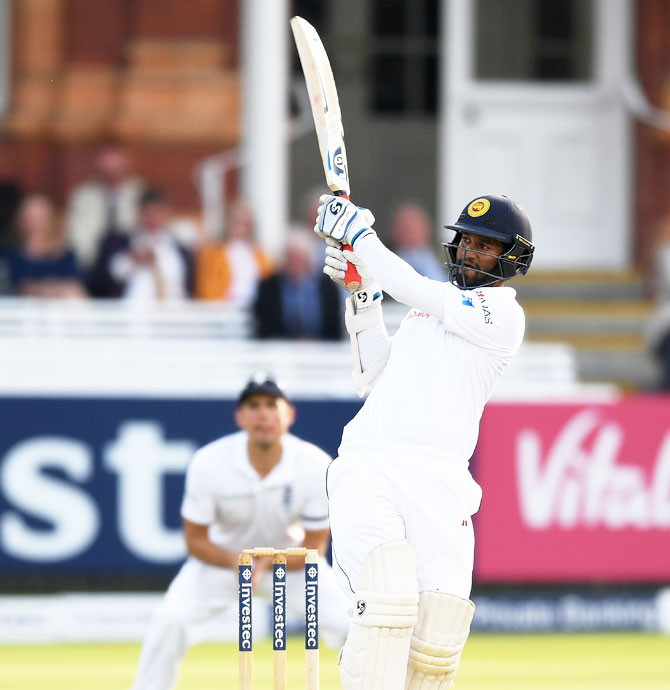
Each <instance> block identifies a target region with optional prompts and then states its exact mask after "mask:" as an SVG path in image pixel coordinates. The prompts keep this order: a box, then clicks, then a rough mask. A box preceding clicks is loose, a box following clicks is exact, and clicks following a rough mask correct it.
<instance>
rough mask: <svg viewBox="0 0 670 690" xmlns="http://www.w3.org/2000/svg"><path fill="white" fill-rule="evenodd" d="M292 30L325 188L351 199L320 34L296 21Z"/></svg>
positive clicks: (336, 107)
mask: <svg viewBox="0 0 670 690" xmlns="http://www.w3.org/2000/svg"><path fill="white" fill-rule="evenodd" d="M291 30H292V31H293V38H294V39H295V44H296V47H297V49H298V55H299V56H300V64H301V65H302V71H303V74H304V75H305V83H306V84H307V93H308V94H309V101H310V104H311V106H312V115H313V117H314V126H315V128H316V136H317V139H318V141H319V150H320V152H321V161H322V163H323V171H324V173H325V175H326V184H327V185H328V187H329V188H330V189H331V191H332V192H334V193H335V194H341V195H343V196H347V197H348V196H349V193H350V186H349V166H348V164H347V152H346V149H345V147H344V128H343V126H342V114H341V111H340V102H339V99H338V97H337V88H336V86H335V79H334V77H333V70H332V69H331V67H330V61H329V60H328V55H327V54H326V51H325V49H324V47H323V43H321V39H320V38H319V34H318V33H317V32H316V29H315V28H314V27H313V26H312V25H311V24H310V23H309V22H308V21H306V20H305V19H303V18H302V17H293V19H291Z"/></svg>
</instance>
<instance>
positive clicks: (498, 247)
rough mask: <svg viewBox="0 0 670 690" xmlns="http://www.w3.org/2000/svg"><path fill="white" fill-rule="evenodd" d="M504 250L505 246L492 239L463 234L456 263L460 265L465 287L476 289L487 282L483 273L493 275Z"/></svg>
mask: <svg viewBox="0 0 670 690" xmlns="http://www.w3.org/2000/svg"><path fill="white" fill-rule="evenodd" d="M504 249H505V245H504V244H503V243H502V242H501V241H500V240H496V239H494V238H493V237H485V236H484V235H475V234H474V233H469V232H464V233H463V234H462V235H461V241H460V242H459V244H458V249H457V250H456V262H457V263H459V264H460V265H461V268H460V273H461V276H462V277H463V278H464V279H465V285H467V286H468V287H476V286H477V285H479V284H480V283H482V282H485V281H486V280H488V277H487V276H486V275H485V274H484V272H486V273H495V271H496V268H497V266H498V257H499V256H500V254H502V253H503V251H504Z"/></svg>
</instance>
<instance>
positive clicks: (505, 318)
mask: <svg viewBox="0 0 670 690" xmlns="http://www.w3.org/2000/svg"><path fill="white" fill-rule="evenodd" d="M356 254H358V255H359V256H360V257H361V259H363V261H365V263H366V264H367V265H368V267H369V269H370V270H371V272H372V275H374V277H375V279H376V280H377V282H378V283H379V285H380V286H381V288H382V290H384V292H387V293H388V294H389V295H391V297H393V299H395V300H396V301H398V302H402V303H403V304H406V305H407V306H409V307H414V308H415V309H419V310H420V311H424V312H426V313H428V314H431V315H432V316H435V317H437V318H438V319H440V320H441V321H442V322H443V323H444V328H445V330H447V331H449V332H451V333H455V334H456V335H458V336H460V337H462V338H464V339H465V340H468V341H470V342H472V343H474V344H476V345H479V346H481V347H484V348H487V349H491V350H496V351H500V352H504V353H514V352H516V350H517V349H518V348H519V346H520V345H521V341H522V339H523V333H524V329H525V319H524V316H523V311H522V309H521V307H520V306H519V305H518V304H517V302H516V300H514V299H510V295H511V294H513V293H510V292H509V288H504V287H495V288H475V289H473V290H461V289H459V288H458V287H456V286H455V285H452V284H451V283H449V282H446V281H445V282H442V281H439V280H430V279H429V278H425V277H424V276H422V275H420V274H418V273H417V272H416V271H415V270H414V269H413V268H412V267H411V266H410V265H409V264H408V263H406V262H405V261H403V260H402V259H401V258H400V257H399V256H397V255H395V254H394V253H393V252H392V251H390V250H389V249H387V248H386V247H385V246H384V245H383V244H382V242H381V240H380V239H379V238H378V237H376V236H375V235H368V236H367V237H363V238H361V240H360V241H359V242H358V243H357V244H356Z"/></svg>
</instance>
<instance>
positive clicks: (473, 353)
mask: <svg viewBox="0 0 670 690" xmlns="http://www.w3.org/2000/svg"><path fill="white" fill-rule="evenodd" d="M291 27H292V29H293V34H294V37H295V41H296V46H297V48H298V53H299V55H300V60H301V64H302V67H303V72H304V74H305V81H306V83H307V90H308V93H309V96H310V102H311V105H312V113H313V115H314V122H315V125H316V132H317V138H318V142H319V149H320V151H321V158H322V162H323V167H324V172H325V175H326V183H327V184H328V186H329V187H330V189H331V190H332V191H333V192H334V194H333V195H324V196H322V197H321V206H320V207H319V211H318V215H317V219H316V225H315V227H314V231H315V232H316V233H317V234H318V235H320V236H321V237H324V238H325V239H326V244H327V246H326V255H325V265H324V268H323V270H324V273H326V274H327V275H328V276H330V278H331V279H332V280H334V281H335V282H336V283H338V284H340V285H342V286H343V287H345V288H346V289H347V290H349V292H350V296H349V297H348V298H347V300H346V302H345V305H346V307H345V323H346V327H347V331H348V332H349V336H350V339H351V349H352V353H353V362H354V371H353V377H354V382H355V385H356V389H357V391H358V394H359V395H360V396H363V395H365V394H366V393H368V392H369V395H368V397H367V399H366V401H365V403H364V404H363V406H362V408H361V409H360V411H359V412H358V414H357V415H356V416H355V417H354V418H353V419H352V420H351V421H350V422H349V423H348V424H347V425H346V426H345V428H344V431H343V433H342V442H341V445H340V447H339V452H338V457H337V458H336V459H335V460H333V462H332V463H331V464H330V466H329V468H328V474H327V479H326V488H327V491H328V499H329V514H330V527H331V535H332V547H333V567H334V570H335V572H336V575H337V576H338V577H339V579H340V584H341V585H342V587H343V589H344V590H345V592H346V593H347V594H348V595H349V597H350V599H351V601H352V607H351V615H352V621H351V626H350V628H349V633H348V636H347V640H346V643H345V645H344V647H343V648H342V651H341V653H340V677H341V680H342V687H343V688H344V690H402V689H403V688H404V689H405V690H444V689H445V688H449V687H452V686H453V679H454V676H455V675H456V671H457V669H458V665H459V662H460V659H461V653H462V651H463V647H464V645H465V642H466V640H467V638H468V635H469V633H470V624H471V622H472V617H473V614H474V609H475V607H474V604H473V603H472V601H470V598H469V597H470V590H471V588H472V568H473V558H474V533H473V529H472V520H471V518H472V515H473V514H474V513H476V512H477V511H478V510H479V506H480V503H481V498H482V491H481V488H480V487H479V485H478V484H477V483H476V482H475V481H474V479H473V478H472V475H471V474H470V471H469V459H470V457H471V456H472V453H473V451H474V449H475V445H476V443H477V436H478V434H479V420H480V418H481V416H482V411H483V409H484V405H485V404H486V402H487V400H488V399H489V398H490V396H491V393H492V392H493V389H494V387H495V384H496V383H497V381H498V380H499V379H500V377H501V375H502V373H503V371H504V369H505V367H506V366H507V365H508V364H509V363H510V362H511V360H512V358H513V357H514V355H515V354H516V353H517V351H518V349H519V347H520V345H521V341H522V340H523V334H524V329H525V318H524V313H523V310H522V308H521V306H520V305H519V304H518V302H517V301H516V292H515V290H514V289H513V288H511V287H509V286H506V285H505V283H506V281H507V280H508V279H510V278H513V277H515V276H517V275H524V274H525V273H526V272H527V271H528V269H529V267H530V264H531V261H532V258H533V252H534V249H535V247H534V245H533V241H532V232H531V226H530V221H529V219H528V216H527V214H526V212H525V211H524V210H523V209H522V208H521V206H519V204H517V203H515V202H514V201H512V199H510V198H508V197H506V196H496V195H490V196H480V197H477V198H475V199H472V200H471V201H470V202H469V203H468V204H467V205H466V207H465V208H464V209H463V212H462V213H461V214H460V216H459V218H458V220H457V221H456V223H455V224H454V225H448V226H446V227H447V228H449V229H451V230H452V231H454V232H455V235H454V237H453V239H452V241H451V242H449V243H446V244H444V248H445V250H446V263H445V266H446V268H447V272H448V276H447V279H446V280H445V281H444V282H441V281H437V280H430V279H428V278H425V277H423V276H421V275H419V274H418V273H417V272H416V271H415V270H414V269H413V268H411V267H410V266H409V264H407V263H406V262H405V261H403V260H402V259H400V258H399V257H398V256H396V255H395V254H394V253H392V252H391V251H390V250H388V249H387V248H386V247H385V246H384V245H383V244H382V242H381V241H380V239H379V238H378V237H377V233H376V232H375V230H374V229H373V223H374V216H373V215H372V213H371V212H370V211H369V210H367V209H365V208H359V207H358V206H356V205H355V204H353V203H352V202H351V201H349V172H348V166H347V161H346V153H345V148H344V131H343V127H342V120H341V113H340V107H339V102H338V98H337V90H336V88H335V81H334V79H333V74H332V70H331V68H330V63H329V62H328V57H327V55H326V53H325V50H324V49H323V45H322V44H321V40H320V38H319V36H318V34H317V32H316V31H315V30H314V28H313V27H312V26H311V25H310V24H309V23H307V22H306V21H305V20H304V19H302V18H300V17H294V18H293V19H292V20H291ZM385 292H386V293H387V294H389V295H390V296H391V297H393V298H394V299H395V300H396V301H398V302H401V303H403V304H406V305H407V306H408V307H409V311H408V313H407V315H406V316H405V318H404V320H403V321H402V323H401V325H400V328H399V329H398V331H397V332H396V333H395V335H394V336H393V337H389V335H388V333H387V332H386V328H385V326H384V319H383V314H382V299H383V295H384V293H385Z"/></svg>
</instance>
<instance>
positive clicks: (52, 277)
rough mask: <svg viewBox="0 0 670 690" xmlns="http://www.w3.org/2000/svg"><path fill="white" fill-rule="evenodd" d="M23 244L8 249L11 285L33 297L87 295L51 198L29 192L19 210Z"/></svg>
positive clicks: (7, 266) (19, 239) (20, 236)
mask: <svg viewBox="0 0 670 690" xmlns="http://www.w3.org/2000/svg"><path fill="white" fill-rule="evenodd" d="M16 228H17V236H18V241H19V244H18V246H17V247H14V248H8V249H7V250H6V252H5V258H6V269H7V278H8V283H9V289H10V291H11V292H13V293H14V294H16V295H26V296H32V297H83V296H85V294H86V291H85V289H84V286H83V282H82V280H81V274H80V271H79V268H78V266H77V260H76V258H75V255H74V252H73V251H72V250H71V249H70V248H69V247H67V245H66V243H65V239H64V236H63V231H62V228H61V227H60V224H59V223H58V222H57V219H56V212H55V209H54V205H53V203H52V201H51V199H50V198H49V197H48V196H46V195H45V194H37V193H33V194H28V195H27V196H26V197H25V198H24V199H23V201H22V202H21V204H20V206H19V208H18V211H17V214H16Z"/></svg>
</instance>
